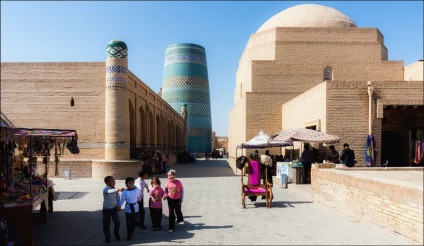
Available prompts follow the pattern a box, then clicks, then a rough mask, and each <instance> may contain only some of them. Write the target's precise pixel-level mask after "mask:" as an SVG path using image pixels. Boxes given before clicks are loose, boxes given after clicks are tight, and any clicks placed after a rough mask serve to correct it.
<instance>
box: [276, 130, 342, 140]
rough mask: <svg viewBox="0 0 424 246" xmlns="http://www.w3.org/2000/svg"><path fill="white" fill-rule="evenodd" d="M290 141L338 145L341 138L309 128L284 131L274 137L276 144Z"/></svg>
mask: <svg viewBox="0 0 424 246" xmlns="http://www.w3.org/2000/svg"><path fill="white" fill-rule="evenodd" d="M290 140H291V141H299V142H309V143H338V142H339V141H340V138H339V137H338V136H336V135H330V134H326V133H323V132H320V131H316V130H312V129H307V128H298V129H288V130H284V131H281V132H280V133H278V134H275V135H273V137H272V141H276V142H280V141H290Z"/></svg>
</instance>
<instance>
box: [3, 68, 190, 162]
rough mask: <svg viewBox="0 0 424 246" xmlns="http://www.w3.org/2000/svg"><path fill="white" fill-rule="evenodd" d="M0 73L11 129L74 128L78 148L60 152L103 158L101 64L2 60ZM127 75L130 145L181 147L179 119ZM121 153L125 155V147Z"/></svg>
mask: <svg viewBox="0 0 424 246" xmlns="http://www.w3.org/2000/svg"><path fill="white" fill-rule="evenodd" d="M1 71H2V72H1V111H2V113H4V114H5V115H6V116H7V117H8V119H10V121H11V122H12V123H13V124H14V125H15V127H23V128H47V129H73V130H76V131H77V133H78V147H79V148H80V151H81V152H80V154H78V155H71V154H69V152H67V151H65V155H64V156H66V158H69V159H104V158H105V62H2V63H1ZM128 76H129V82H128V95H129V96H128V99H127V100H126V102H124V103H123V104H122V105H124V106H122V105H121V108H122V107H123V108H122V110H128V109H129V108H130V107H129V104H130V103H131V104H132V107H133V111H134V112H133V113H132V118H131V119H130V121H131V122H132V123H133V124H132V126H133V127H132V130H130V131H131V132H132V133H133V136H136V137H134V138H135V139H132V140H133V141H132V142H131V144H133V145H136V146H141V145H144V146H145V145H153V146H155V145H159V144H160V145H161V146H162V145H174V146H177V145H179V146H180V147H181V146H182V139H183V137H180V139H176V135H177V132H178V134H179V136H183V135H184V134H185V133H184V129H183V128H184V120H183V118H182V117H181V116H180V115H179V113H178V112H176V111H175V110H173V109H172V107H170V106H169V105H168V104H167V103H166V102H165V101H164V100H163V99H162V98H161V97H160V96H159V95H158V94H157V93H155V92H154V91H152V90H151V89H150V88H149V87H148V86H147V85H146V84H144V83H143V81H141V80H140V79H138V78H137V77H136V76H135V75H134V74H133V73H131V72H129V75H128ZM72 98H73V99H74V106H71V104H70V102H71V99H72ZM125 105H126V106H125ZM115 106H116V105H115ZM141 111H143V112H144V113H145V114H144V115H141V113H140V112H141ZM150 115H151V117H150V118H149V116H150ZM158 118H159V119H161V122H163V124H162V125H159V124H158V123H157V122H156V119H158ZM122 125H123V126H125V125H127V126H129V125H130V124H128V122H127V123H125V122H122ZM168 126H169V127H168ZM170 128H171V129H172V130H169V129H170ZM141 129H146V130H145V133H144V134H142V131H141ZM158 132H160V133H161V134H160V136H161V139H157V138H156V137H157V136H158V134H157V133H158ZM120 151H124V152H125V153H126V154H125V155H128V153H127V152H128V151H129V149H128V148H127V149H125V150H124V149H121V150H120Z"/></svg>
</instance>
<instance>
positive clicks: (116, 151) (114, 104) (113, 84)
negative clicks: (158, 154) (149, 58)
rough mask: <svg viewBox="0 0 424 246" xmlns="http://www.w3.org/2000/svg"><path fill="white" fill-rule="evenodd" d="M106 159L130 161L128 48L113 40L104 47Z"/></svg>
mask: <svg viewBox="0 0 424 246" xmlns="http://www.w3.org/2000/svg"><path fill="white" fill-rule="evenodd" d="M106 56H107V58H106V88H105V89H106V99H105V159H106V160H129V159H130V131H129V127H130V124H129V107H128V92H127V83H128V60H127V56H128V48H127V45H126V44H125V43H124V42H123V41H120V40H112V41H110V42H109V43H108V44H107V48H106Z"/></svg>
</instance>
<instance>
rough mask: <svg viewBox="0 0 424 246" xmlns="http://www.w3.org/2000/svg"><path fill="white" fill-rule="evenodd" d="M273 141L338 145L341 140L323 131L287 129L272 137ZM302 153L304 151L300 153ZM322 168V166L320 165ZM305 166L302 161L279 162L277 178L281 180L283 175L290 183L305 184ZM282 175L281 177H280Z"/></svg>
mask: <svg viewBox="0 0 424 246" xmlns="http://www.w3.org/2000/svg"><path fill="white" fill-rule="evenodd" d="M271 139H272V141H276V142H279V141H293V142H302V143H327V144H331V143H338V142H339V141H340V138H339V137H338V136H336V135H330V134H326V133H323V132H321V131H316V130H312V129H307V128H297V129H287V130H284V131H281V132H280V133H278V134H275V135H273V136H272V137H271ZM300 153H302V151H300ZM319 165H321V166H322V164H319ZM303 172H304V169H303V166H302V162H301V161H296V160H293V161H291V162H277V178H279V179H281V174H284V175H286V176H287V178H288V180H287V181H288V182H290V181H291V182H293V183H294V184H303ZM279 174H280V175H279Z"/></svg>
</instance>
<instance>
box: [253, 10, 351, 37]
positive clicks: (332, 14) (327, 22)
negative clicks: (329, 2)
mask: <svg viewBox="0 0 424 246" xmlns="http://www.w3.org/2000/svg"><path fill="white" fill-rule="evenodd" d="M274 27H356V24H355V22H354V21H353V20H351V19H350V18H349V17H347V16H346V15H344V14H343V13H342V12H340V11H338V10H337V9H333V8H330V7H326V6H322V5H318V4H300V5H296V6H293V7H291V8H288V9H286V10H283V11H281V12H280V13H278V14H276V15H274V16H273V17H271V18H270V19H269V20H268V21H266V22H265V23H264V24H263V25H262V26H261V27H260V28H259V29H258V31H256V32H262V31H265V30H267V29H270V28H274Z"/></svg>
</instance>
